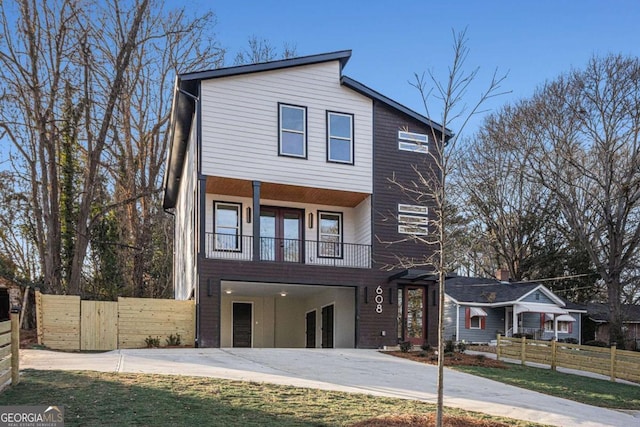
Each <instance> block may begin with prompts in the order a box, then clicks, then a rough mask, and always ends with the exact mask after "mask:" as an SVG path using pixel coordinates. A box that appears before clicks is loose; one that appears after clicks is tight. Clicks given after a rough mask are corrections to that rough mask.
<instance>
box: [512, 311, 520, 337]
mask: <svg viewBox="0 0 640 427" xmlns="http://www.w3.org/2000/svg"><path fill="white" fill-rule="evenodd" d="M517 333H518V314H517V313H516V306H515V305H514V306H513V329H512V333H511V336H513V334H517Z"/></svg>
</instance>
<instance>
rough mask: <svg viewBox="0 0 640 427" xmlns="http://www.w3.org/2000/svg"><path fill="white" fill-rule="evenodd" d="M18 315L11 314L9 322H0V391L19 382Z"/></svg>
mask: <svg viewBox="0 0 640 427" xmlns="http://www.w3.org/2000/svg"><path fill="white" fill-rule="evenodd" d="M19 318H20V314H19V313H14V312H13V311H12V312H11V320H7V321H5V322H0V390H3V389H4V388H6V387H7V386H9V385H17V384H18V383H19V382H20V365H19V360H20V357H19V355H20V353H19V351H20V324H19V322H20V321H19Z"/></svg>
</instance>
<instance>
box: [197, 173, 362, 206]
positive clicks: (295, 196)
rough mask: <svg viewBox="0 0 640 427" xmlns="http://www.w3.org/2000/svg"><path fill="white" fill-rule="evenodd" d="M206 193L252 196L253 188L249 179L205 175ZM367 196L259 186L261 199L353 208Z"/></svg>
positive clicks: (310, 188)
mask: <svg viewBox="0 0 640 427" xmlns="http://www.w3.org/2000/svg"><path fill="white" fill-rule="evenodd" d="M207 193H215V194H223V195H226V196H239V197H252V196H253V188H252V184H251V181H248V180H242V179H234V178H222V177H207ZM367 197H369V194H367V193H356V192H352V191H339V190H328V189H323V188H312V187H302V186H298V185H286V184H275V183H271V182H262V183H261V186H260V198H261V199H263V200H281V201H286V202H297V203H313V204H318V205H331V206H344V207H350V208H353V207H355V206H358V205H359V204H360V202H362V201H363V200H365V199H366V198H367Z"/></svg>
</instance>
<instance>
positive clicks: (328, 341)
mask: <svg viewBox="0 0 640 427" xmlns="http://www.w3.org/2000/svg"><path fill="white" fill-rule="evenodd" d="M322 348H333V304H331V305H328V306H326V307H322Z"/></svg>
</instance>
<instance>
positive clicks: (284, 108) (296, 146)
mask: <svg viewBox="0 0 640 427" xmlns="http://www.w3.org/2000/svg"><path fill="white" fill-rule="evenodd" d="M278 105H279V108H280V113H279V121H280V123H279V133H280V136H279V139H280V142H279V147H280V148H279V154H280V155H282V156H293V157H304V158H306V157H307V109H306V108H305V107H298V106H295V105H286V104H278Z"/></svg>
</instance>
